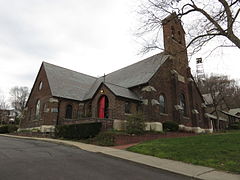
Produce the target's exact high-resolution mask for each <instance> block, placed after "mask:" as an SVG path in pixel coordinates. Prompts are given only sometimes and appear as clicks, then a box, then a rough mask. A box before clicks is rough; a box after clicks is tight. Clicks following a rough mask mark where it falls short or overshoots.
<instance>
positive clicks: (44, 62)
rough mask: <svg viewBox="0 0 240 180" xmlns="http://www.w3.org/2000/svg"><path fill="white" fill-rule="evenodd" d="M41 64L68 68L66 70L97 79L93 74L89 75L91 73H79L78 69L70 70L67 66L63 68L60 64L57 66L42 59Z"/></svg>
mask: <svg viewBox="0 0 240 180" xmlns="http://www.w3.org/2000/svg"><path fill="white" fill-rule="evenodd" d="M42 63H43V64H49V65H51V66H55V67H58V68H61V69H65V70H68V71H72V72H75V73H78V74H82V75H85V76H89V77H92V78H94V79H96V80H97V79H98V78H97V77H94V76H91V75H88V74H85V73H81V72H78V71H75V70H71V69H68V68H65V67H62V66H58V65H55V64H52V63H49V62H46V61H43V62H42Z"/></svg>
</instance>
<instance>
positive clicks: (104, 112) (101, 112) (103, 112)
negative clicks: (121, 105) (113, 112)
mask: <svg viewBox="0 0 240 180" xmlns="http://www.w3.org/2000/svg"><path fill="white" fill-rule="evenodd" d="M108 112H109V111H108V98H107V96H105V95H103V96H101V97H100V98H99V101H98V117H99V118H108V116H109V114H108Z"/></svg>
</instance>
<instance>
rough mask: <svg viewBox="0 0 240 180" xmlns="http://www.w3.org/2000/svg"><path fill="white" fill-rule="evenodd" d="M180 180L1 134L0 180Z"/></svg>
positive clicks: (180, 179)
mask: <svg viewBox="0 0 240 180" xmlns="http://www.w3.org/2000/svg"><path fill="white" fill-rule="evenodd" d="M15 179H16V180H75V179H77V180H81V179H82V180H88V179H90V180H118V179H119V180H120V179H121V180H125V179H129V180H151V179H154V180H156V179H157V180H161V179H162V180H183V179H190V178H188V177H185V176H181V175H176V174H173V173H170V172H167V171H164V170H159V169H155V168H151V167H148V166H144V165H140V164H137V163H133V162H130V161H126V160H122V159H118V158H113V157H111V156H107V155H103V154H101V153H92V152H87V151H83V150H81V149H78V148H75V147H70V146H65V145H59V144H53V143H48V142H42V141H35V140H24V139H16V138H8V137H2V136H0V180H15Z"/></svg>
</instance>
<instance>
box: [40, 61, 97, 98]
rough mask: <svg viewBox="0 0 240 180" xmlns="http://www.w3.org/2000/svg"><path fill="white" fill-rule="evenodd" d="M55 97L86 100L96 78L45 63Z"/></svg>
mask: <svg viewBox="0 0 240 180" xmlns="http://www.w3.org/2000/svg"><path fill="white" fill-rule="evenodd" d="M43 66H44V69H45V72H46V74H47V78H48V82H49V86H50V89H51V92H52V95H53V96H56V97H62V98H67V99H73V100H79V101H82V100H83V99H84V96H85V94H86V93H87V92H88V91H89V89H90V87H91V86H92V84H93V83H94V82H95V81H96V78H95V77H92V76H89V75H86V74H82V73H79V72H76V71H72V70H69V69H66V68H62V67H59V66H56V65H53V64H49V63H46V62H43Z"/></svg>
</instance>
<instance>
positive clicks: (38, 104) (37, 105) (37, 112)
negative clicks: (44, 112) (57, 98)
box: [35, 100, 41, 119]
mask: <svg viewBox="0 0 240 180" xmlns="http://www.w3.org/2000/svg"><path fill="white" fill-rule="evenodd" d="M40 106H41V104H40V100H37V103H36V111H35V115H36V119H39V118H40Z"/></svg>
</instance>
